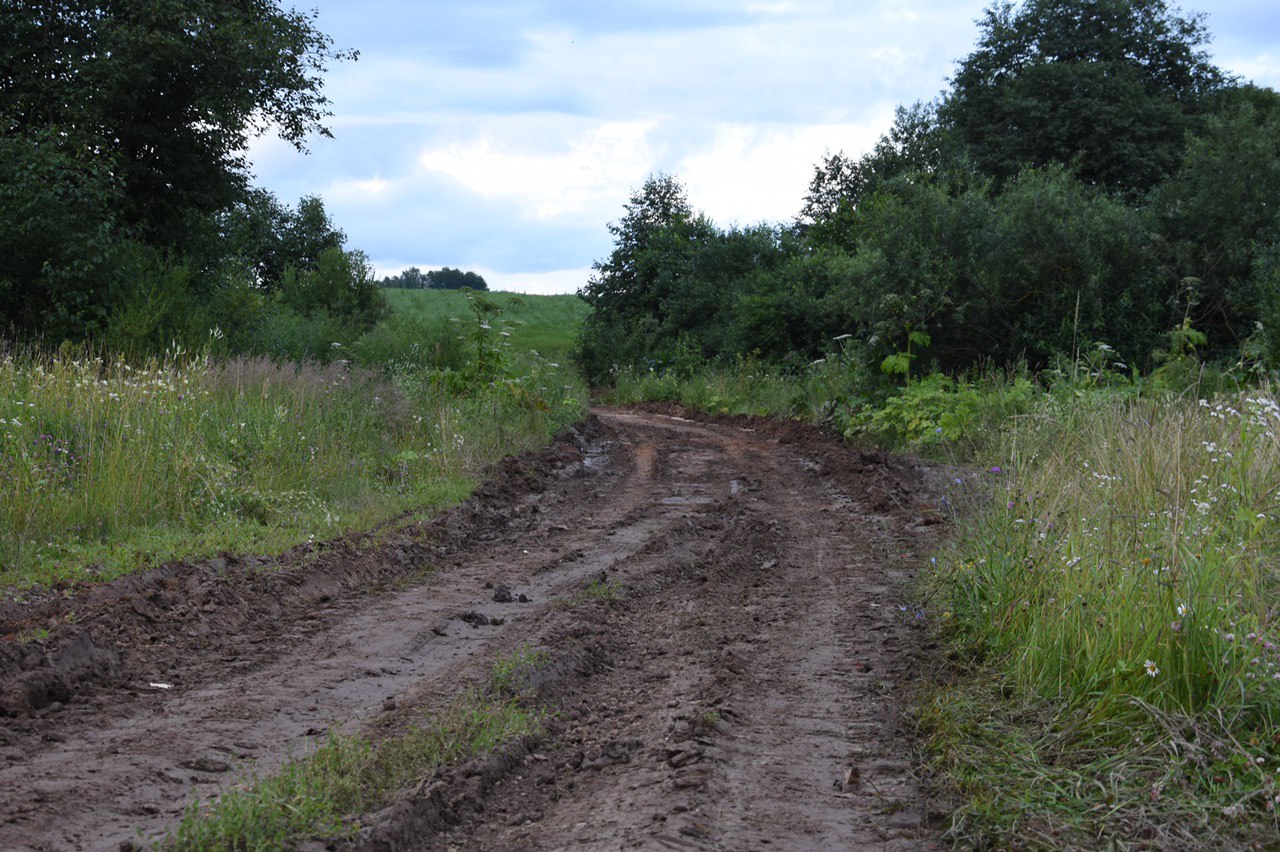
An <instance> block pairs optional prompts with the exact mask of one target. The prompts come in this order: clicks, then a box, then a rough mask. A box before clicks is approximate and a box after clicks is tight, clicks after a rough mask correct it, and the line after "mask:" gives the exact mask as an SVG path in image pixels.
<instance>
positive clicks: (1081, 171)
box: [942, 0, 1227, 193]
mask: <svg viewBox="0 0 1280 852" xmlns="http://www.w3.org/2000/svg"><path fill="white" fill-rule="evenodd" d="M980 26H981V31H982V35H981V37H980V38H979V41H978V45H977V48H976V49H975V50H974V51H973V53H971V54H969V56H968V57H966V58H965V59H964V60H963V61H962V62H961V63H960V67H959V69H958V70H957V72H956V75H955V77H954V78H953V80H952V86H951V91H950V92H949V93H948V95H947V97H946V98H945V101H944V104H943V108H942V114H943V118H944V120H945V121H946V122H947V123H948V124H949V125H950V126H951V127H952V128H953V129H954V131H955V133H956V134H957V135H958V137H959V139H960V141H961V142H962V143H963V144H964V145H965V146H966V149H967V152H968V154H969V155H970V156H971V157H972V158H973V160H974V162H975V164H976V165H977V167H978V168H979V169H981V170H982V171H984V172H986V173H987V174H990V175H993V176H995V177H997V178H999V179H1007V178H1011V177H1013V176H1014V175H1016V174H1017V173H1018V171H1019V170H1021V169H1022V168H1025V167H1027V166H1031V167H1040V166H1046V165H1049V164H1051V163H1060V164H1062V165H1066V166H1070V167H1071V168H1072V169H1073V170H1074V171H1075V173H1076V174H1077V175H1078V176H1080V177H1081V178H1082V179H1083V180H1084V181H1086V182H1087V183H1092V184H1097V185H1100V186H1104V187H1107V188H1109V189H1114V190H1119V191H1122V192H1129V193H1142V192H1145V191H1147V190H1149V189H1151V188H1152V187H1153V186H1155V185H1156V184H1157V183H1159V182H1160V181H1161V180H1163V179H1165V178H1167V177H1168V176H1169V175H1170V174H1172V173H1173V172H1174V171H1175V170H1176V169H1177V166H1178V164H1179V162H1180V160H1181V156H1182V152H1183V149H1184V145H1185V136H1186V134H1187V132H1188V131H1192V130H1195V129H1196V128H1197V127H1199V121H1198V118H1199V116H1201V115H1202V114H1203V113H1204V111H1205V109H1206V107H1207V106H1208V104H1209V96H1210V95H1212V94H1213V93H1214V92H1216V91H1217V90H1219V89H1220V88H1221V87H1222V86H1224V85H1225V84H1226V83H1227V80H1226V77H1225V75H1224V74H1223V73H1222V72H1221V71H1219V70H1218V69H1217V68H1215V67H1214V66H1213V64H1212V63H1211V62H1210V61H1209V58H1208V55H1207V53H1206V52H1205V51H1204V45H1205V44H1206V43H1207V42H1208V40H1209V35H1208V31H1207V30H1206V29H1205V26H1204V21H1203V16H1202V15H1190V16H1183V15H1180V14H1178V13H1177V12H1176V11H1175V10H1173V9H1170V8H1169V6H1168V4H1166V3H1165V2H1164V0H1027V2H1026V3H1024V4H1022V5H1020V6H1015V5H1014V4H1013V3H1011V2H1001V3H998V4H996V5H994V6H992V7H990V8H988V9H987V10H986V13H985V15H984V16H983V18H982V20H981V22H980Z"/></svg>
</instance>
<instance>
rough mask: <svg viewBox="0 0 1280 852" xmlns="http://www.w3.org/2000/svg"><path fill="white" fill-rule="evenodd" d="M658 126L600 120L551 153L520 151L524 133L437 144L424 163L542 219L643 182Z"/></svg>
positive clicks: (425, 154)
mask: <svg viewBox="0 0 1280 852" xmlns="http://www.w3.org/2000/svg"><path fill="white" fill-rule="evenodd" d="M654 126H655V122H652V121H627V122H603V123H597V124H595V125H594V126H592V127H589V128H586V129H584V130H583V131H581V132H579V133H577V134H572V135H568V136H566V137H565V138H563V139H562V140H561V141H560V144H559V145H557V146H556V147H555V149H553V150H550V151H539V150H530V149H529V148H526V147H521V143H522V142H523V141H524V139H525V138H526V137H523V136H521V135H509V136H498V135H484V136H481V137H480V138H478V139H474V140H469V141H464V142H455V143H451V144H448V145H444V146H441V147H431V148H428V149H426V150H424V151H423V152H422V154H421V155H420V156H419V158H418V162H419V163H420V164H421V165H422V166H423V167H424V168H426V169H427V170H429V171H433V172H439V173H441V174H445V175H448V176H449V177H451V178H453V179H454V180H456V181H458V182H459V183H461V184H462V185H463V186H465V187H467V188H468V189H470V190H472V191H473V192H475V193H477V194H479V195H480V196H482V197H484V198H510V199H513V200H515V201H517V202H518V203H519V204H520V206H521V208H522V209H524V210H525V211H527V212H528V213H529V214H531V215H532V216H534V217H536V218H538V219H547V218H551V217H555V216H560V215H564V214H566V213H579V212H582V211H584V210H588V209H592V208H594V207H595V206H597V205H598V204H599V203H600V201H601V200H602V199H607V198H609V197H612V196H613V195H616V193H617V189H618V187H619V186H628V185H632V184H636V183H638V182H640V181H642V180H643V179H644V176H645V174H646V173H647V170H648V169H649V168H650V166H651V165H652V163H653V162H654V159H655V152H654V149H653V146H652V145H651V144H650V142H649V135H650V132H651V131H652V130H653V129H654Z"/></svg>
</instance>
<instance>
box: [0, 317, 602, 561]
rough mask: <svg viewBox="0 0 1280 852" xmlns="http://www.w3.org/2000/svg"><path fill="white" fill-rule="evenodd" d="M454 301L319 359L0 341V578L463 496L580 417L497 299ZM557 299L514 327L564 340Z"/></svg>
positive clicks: (163, 556) (319, 526) (266, 547)
mask: <svg viewBox="0 0 1280 852" xmlns="http://www.w3.org/2000/svg"><path fill="white" fill-rule="evenodd" d="M414 298H415V299H417V302H416V303H415V304H418V305H419V306H420V307H422V306H423V305H426V304H428V303H430V302H432V301H433V300H436V299H441V300H443V299H445V298H447V297H446V294H444V293H419V294H414ZM498 298H500V297H498ZM524 298H525V299H526V300H528V301H536V299H537V298H538V297H524ZM559 298H560V300H561V301H563V302H569V301H576V300H575V299H574V297H559ZM470 299H471V301H468V300H467V298H465V297H463V296H462V295H461V294H458V295H457V296H456V297H455V298H452V299H450V300H449V301H448V302H447V303H445V304H442V305H439V306H436V307H434V308H427V307H422V310H423V311H428V310H430V311H434V313H435V315H436V316H437V319H433V320H432V321H431V323H429V324H428V325H427V326H426V327H420V325H419V324H418V322H417V319H418V317H417V315H414V314H409V315H408V316H407V317H402V316H401V314H400V313H399V312H398V311H397V312H393V313H392V315H391V316H390V317H389V318H388V319H386V320H384V321H382V322H381V323H380V324H379V325H377V326H375V327H374V328H373V329H372V330H371V331H370V332H368V333H367V334H366V335H365V336H364V337H362V338H361V339H359V340H358V341H357V342H356V344H355V345H354V346H353V347H352V350H353V353H354V354H355V355H356V356H357V360H347V359H340V358H334V359H332V360H330V361H329V363H327V364H317V363H314V362H308V363H302V364H291V363H278V362H275V361H272V360H270V359H268V358H266V357H264V356H256V357H254V356H234V357H225V358H212V357H211V356H210V355H209V354H208V353H207V351H206V352H205V353H202V354H200V355H198V356H193V355H190V354H187V353H183V352H181V351H180V350H174V351H171V352H170V353H169V354H168V355H166V356H164V357H160V358H154V359H150V360H146V361H133V362H130V361H126V360H122V359H117V360H107V359H105V358H103V357H101V356H92V355H88V354H75V353H65V352H64V353H62V354H57V355H44V354H39V353H29V354H28V353H23V352H11V353H7V354H4V355H2V356H0V448H3V453H0V481H2V482H3V483H4V489H5V493H6V499H5V501H4V502H3V504H0V564H2V565H3V566H4V568H3V573H2V574H0V577H2V578H3V582H4V584H5V585H7V586H24V585H31V584H38V585H48V584H53V583H68V582H75V581H79V580H104V579H110V578H112V577H114V576H118V575H120V574H122V573H127V572H130V571H133V570H137V569H138V568H140V567H147V566H152V565H156V564H160V563H162V562H165V561H169V560H173V559H180V558H192V557H199V556H203V555H212V554H214V553H218V552H221V551H227V552H241V553H243V552H260V553H272V552H279V551H281V550H284V549H286V548H288V547H290V546H293V545H296V544H299V543H303V542H307V541H315V540H324V539H327V538H332V537H335V536H337V535H340V534H342V533H344V532H346V531H349V530H358V529H367V528H368V527H370V526H373V525H375V524H377V523H379V522H382V521H385V520H387V519H390V518H392V517H394V516H396V515H399V514H401V513H405V512H417V511H422V510H426V509H429V508H431V507H435V506H440V505H444V504H449V503H453V502H457V501H459V500H461V499H462V498H463V497H465V496H466V495H467V494H468V493H470V490H471V489H472V488H473V487H474V486H475V484H476V481H477V478H478V477H479V476H480V474H481V472H482V471H483V469H484V467H485V466H486V465H488V464H491V463H493V462H495V461H497V460H498V459H500V458H502V457H503V456H506V455H509V454H511V453H516V452H520V451H522V450H525V449H530V448H533V447H535V446H538V445H540V444H541V443H543V442H545V441H546V439H547V438H549V437H550V435H551V434H553V433H554V432H556V431H558V430H560V429H562V428H564V427H565V426H566V425H568V424H569V423H571V422H573V421H575V420H577V419H579V418H580V417H581V416H582V414H583V412H584V410H585V396H586V391H585V388H584V387H583V385H582V383H581V381H580V379H578V378H577V376H576V374H575V373H574V372H573V371H572V370H570V369H569V368H567V367H563V366H560V365H558V364H555V363H554V362H550V361H548V360H547V359H546V358H543V357H541V356H540V355H537V354H536V353H533V352H530V351H527V350H526V351H520V350H517V349H516V348H515V347H513V346H512V345H511V343H510V341H511V340H512V339H513V338H514V335H515V334H516V333H519V331H516V332H513V331H509V330H508V329H509V328H510V329H517V326H516V325H515V324H514V323H508V322H507V321H506V319H505V316H504V314H503V312H502V309H501V308H500V307H499V306H498V303H497V302H494V301H489V297H487V296H483V295H480V294H473V295H472V296H471V297H470ZM528 301H525V302H524V304H525V305H526V306H527V305H528ZM526 309H527V313H528V314H529V315H530V317H531V318H532V319H534V320H538V319H539V318H540V317H539V315H538V312H537V310H536V309H528V308H526ZM571 310H572V309H565V310H564V311H561V310H559V309H549V310H548V316H550V317H552V318H553V320H552V322H553V324H552V326H551V327H550V328H536V327H535V328H530V326H529V325H526V326H524V327H523V328H524V330H525V333H527V334H530V335H532V336H534V337H535V338H537V339H540V340H545V341H546V342H547V344H548V345H549V346H550V347H555V346H557V345H558V346H559V347H561V348H563V347H565V346H567V345H568V342H569V340H570V339H571V334H572V331H571V328H572V326H571V325H570V324H569V323H567V322H564V317H563V313H565V312H570V313H571ZM531 325H535V323H531ZM508 335H510V336H508ZM333 348H334V350H335V352H341V351H342V347H340V346H337V347H333ZM397 356H398V357H397ZM361 364H364V365H365V366H361Z"/></svg>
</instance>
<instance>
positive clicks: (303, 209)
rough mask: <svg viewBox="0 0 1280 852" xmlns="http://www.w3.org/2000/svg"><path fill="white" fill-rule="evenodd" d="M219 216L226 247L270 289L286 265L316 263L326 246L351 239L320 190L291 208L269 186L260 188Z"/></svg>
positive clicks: (339, 245) (309, 266) (334, 246)
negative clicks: (336, 221)
mask: <svg viewBox="0 0 1280 852" xmlns="http://www.w3.org/2000/svg"><path fill="white" fill-rule="evenodd" d="M220 218H221V224H220V228H219V230H220V232H221V234H222V238H223V240H224V241H225V251H226V253H227V254H228V255H230V256H233V257H235V258H237V259H238V260H239V261H240V262H241V263H243V264H245V265H246V266H248V267H249V268H250V269H252V271H253V277H254V278H255V279H256V281H257V283H258V285H259V286H261V287H262V288H263V289H264V290H267V291H271V290H274V289H275V288H276V287H277V286H278V285H279V283H280V279H281V278H282V277H283V276H284V271H285V270H286V269H287V268H289V267H291V266H292V267H295V268H297V269H300V270H310V269H314V268H315V267H316V264H317V263H319V260H320V256H321V255H322V254H324V252H326V251H327V250H329V249H341V248H342V247H343V244H345V243H346V241H347V235H346V234H345V233H343V232H342V231H341V230H340V229H338V228H337V227H335V225H334V224H333V220H332V219H330V218H329V214H328V212H327V211H326V210H325V209H324V201H323V200H322V199H320V198H318V197H316V196H306V197H304V198H302V199H301V200H300V201H299V202H298V206H297V208H296V209H290V208H289V207H288V206H286V205H284V204H281V203H280V200H279V199H277V198H276V197H275V196H274V195H272V194H271V193H269V192H267V191H266V190H262V189H255V190H252V191H251V192H249V193H248V194H247V196H246V197H245V199H244V200H243V201H241V202H240V203H238V204H236V205H235V206H234V207H232V208H230V209H229V210H227V211H225V212H224V213H223V215H222V216H221V217H220Z"/></svg>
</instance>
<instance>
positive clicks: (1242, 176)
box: [579, 0, 1280, 382]
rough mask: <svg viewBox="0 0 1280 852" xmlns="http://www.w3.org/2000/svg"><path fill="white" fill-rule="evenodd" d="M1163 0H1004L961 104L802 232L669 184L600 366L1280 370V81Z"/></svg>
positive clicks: (639, 243)
mask: <svg viewBox="0 0 1280 852" xmlns="http://www.w3.org/2000/svg"><path fill="white" fill-rule="evenodd" d="M1207 42H1208V32H1207V31H1206V29H1205V26H1204V22H1203V19H1202V17H1201V16H1198V15H1182V14H1180V13H1179V12H1177V11H1176V10H1172V9H1170V8H1169V7H1168V6H1167V4H1165V3H1164V2H1163V0H1028V2H1026V3H1024V4H1022V5H1020V6H1013V5H1012V4H1006V3H1001V4H998V5H996V6H993V7H992V8H990V9H989V10H987V12H986V14H985V17H984V18H983V20H982V22H981V37H980V39H979V42H978V44H977V46H976V48H975V50H974V52H973V53H972V54H970V55H969V56H968V57H967V58H965V59H964V60H963V61H962V62H961V63H960V64H959V67H958V70H957V72H956V74H955V76H954V78H953V79H952V81H951V84H950V88H949V90H948V91H947V92H946V93H945V94H944V95H943V96H942V97H941V98H940V99H939V100H938V101H937V102H935V103H930V104H917V105H915V106H913V107H909V108H900V109H899V110H898V113H897V118H896V121H895V123H894V126H893V127H892V128H891V129H890V130H889V132H888V133H887V134H886V135H885V136H884V137H883V138H882V139H881V140H880V142H879V143H878V144H877V145H876V146H875V148H874V149H873V150H872V151H871V152H869V153H867V154H865V155H863V156H861V157H858V158H853V157H849V156H847V155H845V154H841V153H837V154H832V155H829V156H828V157H826V158H825V159H824V161H823V162H822V163H820V164H818V165H817V167H816V168H815V174H814V178H813V180H812V183H811V185H810V189H809V193H808V195H807V197H806V199H805V203H804V206H803V209H802V211H801V212H800V214H799V215H798V216H797V218H796V220H795V221H794V222H791V223H788V224H785V225H768V224H764V225H759V226H754V227H732V228H729V229H722V228H719V227H717V226H716V225H714V224H713V223H712V222H711V221H709V220H708V219H707V218H706V217H705V216H702V215H700V214H698V213H696V212H695V211H694V210H692V209H691V207H690V205H689V203H688V200H687V198H686V197H685V194H684V191H683V189H682V187H681V186H680V184H679V183H678V181H677V180H675V179H674V178H672V177H669V176H665V175H658V176H655V177H652V178H651V179H650V180H649V181H647V182H646V183H645V185H644V186H643V187H642V188H641V189H639V190H638V191H637V192H636V193H635V194H634V195H633V196H632V198H631V200H630V203H629V204H628V205H627V206H626V212H625V215H624V216H623V217H622V219H620V220H619V221H618V222H616V223H614V224H613V225H611V226H610V228H611V231H612V233H613V235H614V237H615V247H614V250H613V252H612V253H611V254H610V255H609V257H608V258H606V259H604V260H602V261H600V262H598V263H597V264H596V266H595V272H594V275H593V276H592V278H591V280H590V282H589V283H588V285H587V286H586V287H585V288H584V289H583V291H582V295H583V296H584V297H585V298H586V299H587V300H588V301H589V302H590V303H591V304H592V305H593V306H594V309H595V310H594V313H593V315H592V316H591V317H590V319H589V320H588V323H587V325H586V326H585V328H584V331H583V335H582V338H581V342H580V345H579V357H580V360H581V362H582V364H583V365H584V367H585V368H586V371H587V373H588V376H589V378H590V379H591V380H592V381H595V382H601V381H607V380H608V378H609V376H610V374H611V373H612V372H613V371H614V370H615V369H617V368H628V367H633V366H638V367H641V368H643V367H654V368H666V369H670V368H680V367H682V366H683V365H694V364H699V363H705V362H717V361H719V362H724V361H732V360H734V359H736V358H739V357H744V356H752V357H758V358H761V359H764V360H767V361H770V362H774V363H784V364H785V363H794V364H797V365H800V364H803V363H807V362H809V361H811V360H814V359H818V358H821V357H823V356H824V355H826V354H828V353H830V352H832V351H834V350H836V349H842V350H844V351H846V352H849V353H853V354H854V355H855V357H856V361H857V362H860V363H862V364H863V365H864V366H865V367H866V374H867V376H868V377H869V380H871V381H875V377H876V376H882V378H881V381H887V379H885V378H883V375H882V374H898V375H900V374H902V373H906V372H908V371H911V372H912V373H915V372H917V371H922V370H928V369H939V370H943V371H947V372H953V373H956V372H963V371H966V370H969V369H972V368H976V367H982V366H990V365H1008V364H1013V363H1025V364H1027V365H1028V366H1030V367H1031V368H1033V369H1039V368H1044V367H1047V366H1052V365H1053V364H1054V363H1055V362H1058V361H1061V360H1064V359H1070V360H1075V359H1077V358H1078V357H1079V356H1080V353H1082V352H1086V351H1094V352H1096V351H1101V352H1106V353H1109V356H1108V357H1109V359H1110V360H1111V361H1112V363H1111V364H1110V365H1109V366H1112V367H1114V365H1115V364H1116V363H1119V364H1122V365H1123V367H1124V369H1140V370H1144V371H1145V370H1150V369H1155V368H1158V367H1159V366H1160V365H1161V364H1163V363H1167V362H1170V361H1171V360H1175V359H1180V358H1183V357H1185V356H1186V355H1188V354H1190V353H1192V352H1194V353H1195V354H1197V355H1199V356H1203V357H1215V358H1231V359H1245V360H1248V361H1250V362H1253V363H1260V364H1264V365H1266V366H1269V367H1274V366H1280V209H1278V208H1277V199H1280V94H1277V93H1276V92H1274V91H1272V90H1270V89H1264V88H1259V87H1257V86H1254V85H1251V84H1248V83H1245V82H1242V81H1240V80H1237V79H1234V78H1232V77H1230V76H1229V75H1227V74H1226V73H1225V72H1223V71H1222V70H1221V69H1218V68H1216V67H1215V66H1214V65H1213V64H1212V63H1211V62H1210V61H1209V59H1208V57H1207V54H1206V53H1205V51H1204V46H1205V45H1206V44H1207Z"/></svg>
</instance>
